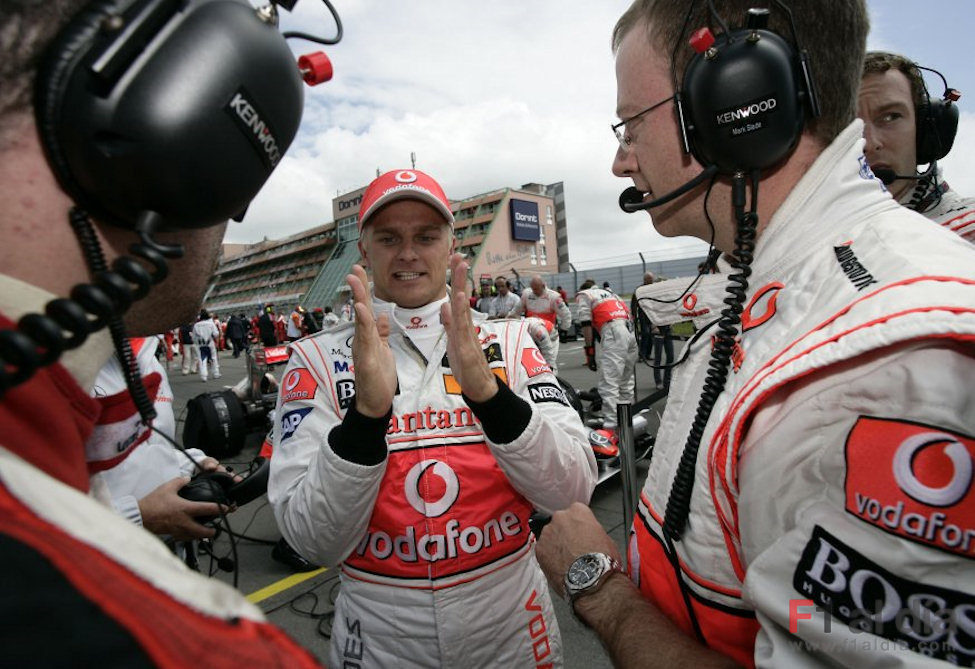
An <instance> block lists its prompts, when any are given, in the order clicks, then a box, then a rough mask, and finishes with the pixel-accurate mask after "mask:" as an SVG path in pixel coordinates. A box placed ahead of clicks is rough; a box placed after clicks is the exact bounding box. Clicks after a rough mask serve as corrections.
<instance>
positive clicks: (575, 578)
mask: <svg viewBox="0 0 975 669" xmlns="http://www.w3.org/2000/svg"><path fill="white" fill-rule="evenodd" d="M602 572H603V569H602V564H601V563H600V560H599V558H598V557H597V556H596V555H592V554H590V555H583V556H582V557H580V558H577V559H576V561H575V562H573V563H572V565H571V566H570V567H569V572H568V573H567V574H566V576H565V579H566V581H568V583H569V584H570V585H572V586H573V587H577V588H584V587H586V586H587V585H589V584H591V583H592V582H593V581H595V580H596V579H597V578H599V575H600V574H602Z"/></svg>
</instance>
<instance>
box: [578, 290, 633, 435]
mask: <svg viewBox="0 0 975 669" xmlns="http://www.w3.org/2000/svg"><path fill="white" fill-rule="evenodd" d="M576 304H578V305H579V309H578V311H577V315H578V318H579V320H580V321H582V322H585V321H591V322H592V327H593V328H594V329H595V330H596V332H597V333H599V346H598V347H596V367H597V370H598V372H599V381H598V383H597V384H596V389H597V390H599V397H600V398H601V399H602V400H603V407H602V411H601V413H602V418H603V427H604V428H606V429H616V405H617V404H620V403H624V404H632V403H633V377H634V374H635V373H636V371H635V370H636V359H637V354H638V352H637V346H636V338H635V337H634V336H633V323H632V322H631V321H630V312H629V310H628V309H627V307H626V304H624V303H623V301H622V300H621V299H620V298H619V297H617V296H616V294H615V293H613V292H611V291H608V290H606V289H604V288H595V287H593V288H588V289H586V290H580V291H579V292H578V293H576Z"/></svg>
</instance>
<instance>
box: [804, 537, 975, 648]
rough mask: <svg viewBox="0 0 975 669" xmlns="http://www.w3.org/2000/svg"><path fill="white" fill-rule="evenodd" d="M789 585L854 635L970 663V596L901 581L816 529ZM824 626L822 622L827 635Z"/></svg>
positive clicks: (973, 608)
mask: <svg viewBox="0 0 975 669" xmlns="http://www.w3.org/2000/svg"><path fill="white" fill-rule="evenodd" d="M792 585H793V587H794V588H795V590H796V591H797V592H799V593H801V594H802V595H803V596H804V597H808V598H809V599H808V600H805V601H802V600H800V603H803V604H806V603H808V605H810V606H812V605H815V606H818V607H820V609H821V610H824V611H825V612H827V613H828V614H829V616H831V617H832V619H836V620H840V621H842V622H843V623H845V624H846V625H847V626H849V628H850V630H851V631H853V632H854V633H858V632H869V633H871V634H875V635H877V636H880V637H883V638H885V639H890V640H891V641H893V642H895V643H896V644H898V645H899V646H902V647H904V648H908V649H910V650H912V651H914V652H915V653H918V654H921V655H924V656H926V657H934V658H937V659H939V660H947V661H949V662H951V663H952V664H956V665H960V666H971V665H972V662H973V661H975V597H972V596H971V595H969V594H966V593H963V592H958V591H956V590H949V589H947V588H939V587H936V586H933V585H929V584H927V583H918V582H917V581H909V580H907V579H905V578H902V577H900V576H898V575H897V574H894V573H892V572H890V571H888V570H886V569H884V568H883V567H881V566H880V565H878V564H877V563H876V562H873V561H871V560H869V559H867V558H866V557H864V556H863V555H861V554H860V553H858V552H857V551H855V550H854V549H852V548H850V547H849V546H847V545H846V544H845V543H843V542H842V541H840V540H839V539H837V538H836V537H834V536H833V535H831V534H830V533H829V532H827V531H826V530H824V529H823V528H822V527H819V526H818V525H817V526H816V527H814V528H813V534H812V537H811V538H810V540H809V542H808V543H807V544H806V547H805V549H804V550H803V551H802V556H801V557H800V559H799V563H798V564H797V565H796V570H795V573H794V574H793V583H792ZM806 615H808V614H806ZM803 617H805V616H803ZM830 621H831V618H830V617H825V618H824V620H823V626H824V631H825V632H827V633H829V631H830ZM796 623H797V626H798V621H796ZM812 624H816V623H815V622H814V621H810V622H809V623H802V625H812Z"/></svg>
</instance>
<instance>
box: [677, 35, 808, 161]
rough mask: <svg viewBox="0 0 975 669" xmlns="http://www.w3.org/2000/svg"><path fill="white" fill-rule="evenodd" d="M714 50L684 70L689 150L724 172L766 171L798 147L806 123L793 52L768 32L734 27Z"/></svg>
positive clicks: (695, 59) (683, 91) (719, 41)
mask: <svg viewBox="0 0 975 669" xmlns="http://www.w3.org/2000/svg"><path fill="white" fill-rule="evenodd" d="M755 34H757V35H758V36H759V39H757V40H754V39H751V36H753V35H755ZM713 48H714V56H713V57H710V58H709V57H708V56H707V55H704V54H697V55H695V56H694V58H693V59H692V60H691V62H690V64H689V65H688V67H687V70H686V71H685V73H684V82H683V89H682V93H683V98H684V106H685V110H684V113H685V116H686V118H688V119H690V123H689V124H688V126H687V128H686V129H687V131H688V137H689V139H690V144H691V150H692V153H693V154H694V157H695V158H696V159H697V160H698V162H700V163H701V164H702V165H711V164H715V165H717V166H718V168H719V169H720V170H721V171H722V172H723V173H726V174H727V173H733V172H736V171H738V170H743V171H751V170H756V169H766V168H769V167H771V166H773V165H775V164H776V163H778V162H780V161H781V160H782V159H784V158H785V157H786V156H787V155H788V154H789V153H790V152H791V151H792V150H793V149H794V148H795V146H796V143H797V142H798V141H799V136H800V135H801V133H802V129H803V126H804V123H805V107H804V103H803V98H802V96H801V94H800V93H801V87H800V84H799V82H800V79H799V77H798V68H797V63H798V56H797V55H796V52H795V50H794V49H793V48H792V46H790V45H789V44H788V42H786V41H785V40H783V39H782V38H781V37H779V36H778V35H777V34H775V33H773V32H771V31H768V30H758V31H753V30H736V31H732V32H731V34H730V35H721V36H719V37H718V39H717V41H716V42H715V43H714V45H713Z"/></svg>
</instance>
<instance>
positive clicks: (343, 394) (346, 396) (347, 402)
mask: <svg viewBox="0 0 975 669" xmlns="http://www.w3.org/2000/svg"><path fill="white" fill-rule="evenodd" d="M335 397H336V398H338V401H339V409H348V408H349V407H350V406H352V400H353V399H354V398H355V381H353V380H352V379H342V380H341V381H336V382H335Z"/></svg>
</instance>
